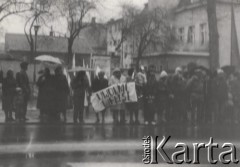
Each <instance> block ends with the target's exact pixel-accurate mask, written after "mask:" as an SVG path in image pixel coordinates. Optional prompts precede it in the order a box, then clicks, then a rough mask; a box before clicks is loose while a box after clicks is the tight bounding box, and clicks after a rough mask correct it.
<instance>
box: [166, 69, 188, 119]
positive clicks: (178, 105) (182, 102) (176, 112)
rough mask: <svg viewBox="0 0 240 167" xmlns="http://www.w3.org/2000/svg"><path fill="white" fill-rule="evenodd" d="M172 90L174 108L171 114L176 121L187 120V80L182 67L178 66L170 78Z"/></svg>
mask: <svg viewBox="0 0 240 167" xmlns="http://www.w3.org/2000/svg"><path fill="white" fill-rule="evenodd" d="M170 90H171V94H172V95H171V99H172V103H173V104H172V106H173V110H172V113H171V115H172V116H173V119H175V121H176V122H185V121H184V119H186V104H187V100H186V99H187V98H186V80H185V78H184V77H183V73H182V68H180V67H177V68H176V70H175V74H174V75H173V77H172V78H171V80H170Z"/></svg>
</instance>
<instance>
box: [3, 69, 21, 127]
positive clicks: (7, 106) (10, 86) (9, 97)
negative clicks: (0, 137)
mask: <svg viewBox="0 0 240 167" xmlns="http://www.w3.org/2000/svg"><path fill="white" fill-rule="evenodd" d="M16 86H17V83H16V80H15V78H14V74H13V71H12V70H8V72H7V77H6V78H4V79H3V84H2V91H3V92H2V93H3V101H2V105H3V106H2V107H3V110H4V113H5V121H6V122H8V121H14V119H13V116H12V112H13V101H14V96H15V93H16V92H15V90H16Z"/></svg>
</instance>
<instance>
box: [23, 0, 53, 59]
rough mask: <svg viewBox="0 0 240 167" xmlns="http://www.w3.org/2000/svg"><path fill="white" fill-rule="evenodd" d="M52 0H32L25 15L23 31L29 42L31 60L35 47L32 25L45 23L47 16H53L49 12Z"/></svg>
mask: <svg viewBox="0 0 240 167" xmlns="http://www.w3.org/2000/svg"><path fill="white" fill-rule="evenodd" d="M52 2H53V1H47V0H39V1H36V2H35V3H33V2H32V7H31V10H30V11H29V12H28V13H26V15H25V17H26V22H25V25H24V33H25V36H26V38H27V41H28V44H29V48H30V54H31V60H32V61H33V59H34V47H35V45H34V38H33V35H34V34H33V32H34V26H35V24H39V25H44V24H46V20H49V18H50V17H52V16H53V14H52V13H51V7H52V6H53V3H52Z"/></svg>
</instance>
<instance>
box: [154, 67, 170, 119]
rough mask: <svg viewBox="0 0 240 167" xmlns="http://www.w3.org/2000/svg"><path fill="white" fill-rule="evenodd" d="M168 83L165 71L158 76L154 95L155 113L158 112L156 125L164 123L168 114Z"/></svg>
mask: <svg viewBox="0 0 240 167" xmlns="http://www.w3.org/2000/svg"><path fill="white" fill-rule="evenodd" d="M167 81H168V74H167V72H166V71H162V72H161V74H160V80H159V81H158V83H157V89H156V91H157V95H156V105H157V108H158V110H157V112H158V123H161V122H162V123H165V122H166V121H167V120H166V116H167V112H168V105H169V96H170V92H169V87H168V85H167Z"/></svg>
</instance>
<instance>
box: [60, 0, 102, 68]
mask: <svg viewBox="0 0 240 167" xmlns="http://www.w3.org/2000/svg"><path fill="white" fill-rule="evenodd" d="M96 3H97V0H59V6H58V8H59V10H60V12H61V15H62V17H63V18H65V19H66V21H67V24H68V30H67V31H68V33H67V34H68V64H69V66H70V65H71V62H72V58H73V44H74V41H75V39H76V38H77V37H78V36H79V34H80V32H81V30H83V29H84V28H86V27H87V26H88V25H90V21H89V20H88V18H89V14H90V13H91V11H92V10H94V9H95V8H96Z"/></svg>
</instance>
